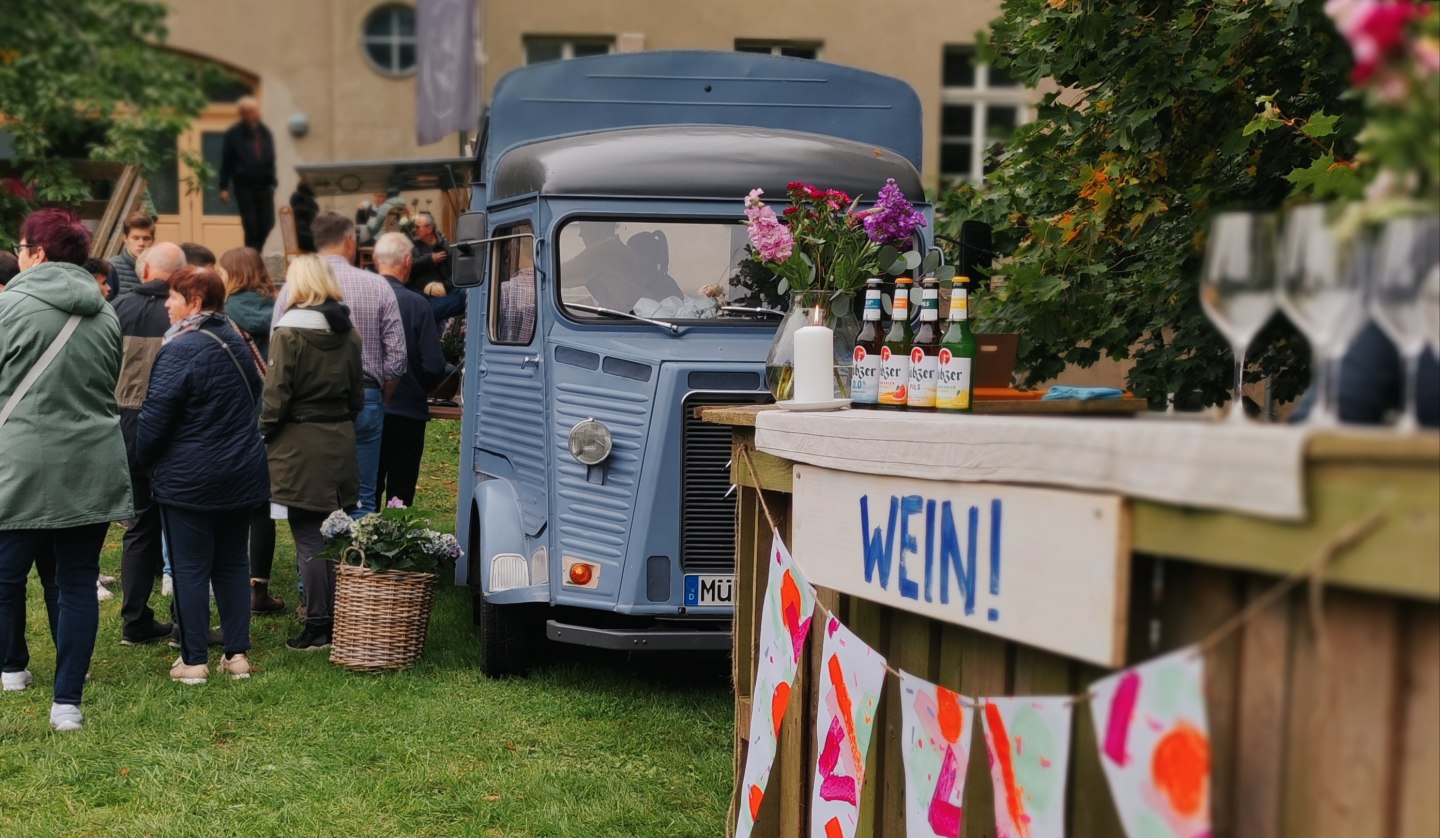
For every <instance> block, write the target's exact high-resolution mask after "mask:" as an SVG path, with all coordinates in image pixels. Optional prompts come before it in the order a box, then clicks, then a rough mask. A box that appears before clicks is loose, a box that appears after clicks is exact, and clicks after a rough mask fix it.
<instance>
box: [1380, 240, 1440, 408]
mask: <svg viewBox="0 0 1440 838" xmlns="http://www.w3.org/2000/svg"><path fill="white" fill-rule="evenodd" d="M1378 259H1379V264H1378V268H1379V270H1378V271H1377V272H1376V274H1375V282H1374V287H1373V288H1372V291H1371V295H1370V312H1371V314H1373V315H1374V317H1375V323H1376V324H1377V325H1378V326H1379V327H1380V330H1381V331H1382V332H1384V333H1385V336H1386V337H1388V338H1390V342H1391V343H1393V344H1395V349H1396V350H1397V351H1398V352H1399V353H1400V358H1401V359H1402V360H1403V361H1404V364H1405V373H1404V374H1405V380H1404V384H1403V386H1404V389H1405V402H1404V404H1405V412H1404V413H1402V414H1401V416H1400V423H1399V428H1400V430H1402V431H1407V432H1408V431H1414V430H1416V429H1417V428H1418V427H1419V422H1418V421H1417V419H1416V413H1415V409H1416V393H1415V391H1416V379H1417V378H1418V376H1419V371H1420V354H1421V353H1422V352H1424V351H1425V344H1426V343H1427V342H1428V341H1429V339H1430V332H1431V330H1430V328H1429V326H1428V324H1427V320H1428V319H1429V318H1430V317H1431V316H1433V315H1429V314H1427V312H1426V308H1427V306H1428V305H1429V302H1428V301H1427V297H1428V294H1427V292H1426V285H1427V283H1428V281H1429V279H1430V275H1431V274H1432V272H1433V270H1434V268H1435V266H1436V264H1437V263H1440V215H1425V216H1404V217H1401V218H1395V219H1392V220H1391V221H1389V222H1387V223H1386V224H1385V228H1384V230H1383V231H1382V232H1381V234H1380V251H1379V254H1378Z"/></svg>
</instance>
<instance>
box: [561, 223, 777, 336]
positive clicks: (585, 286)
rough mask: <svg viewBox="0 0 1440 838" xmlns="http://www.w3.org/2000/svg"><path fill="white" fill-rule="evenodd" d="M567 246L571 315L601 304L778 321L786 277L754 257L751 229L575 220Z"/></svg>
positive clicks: (667, 315) (564, 293) (589, 315)
mask: <svg viewBox="0 0 1440 838" xmlns="http://www.w3.org/2000/svg"><path fill="white" fill-rule="evenodd" d="M557 240H558V242H559V246H560V270H559V279H560V300H561V302H562V303H563V304H564V305H565V306H566V308H567V310H568V312H569V314H570V315H571V316H572V317H575V318H577V319H582V320H610V319H612V318H614V317H615V316H616V315H614V314H606V313H604V312H597V311H594V309H595V308H604V309H609V310H610V311H612V312H620V315H621V316H623V315H625V314H633V315H638V316H640V317H653V318H658V319H661V320H666V321H670V320H709V321H716V320H717V319H718V320H719V321H720V322H729V323H755V322H757V321H758V322H765V323H771V324H774V323H775V322H777V319H776V317H775V316H774V314H772V313H770V312H766V311H757V310H756V309H760V308H768V309H770V310H771V311H774V310H775V308H776V306H777V305H783V302H782V301H783V300H785V299H786V297H785V295H783V294H778V293H775V289H776V288H777V287H778V284H779V282H780V280H779V278H778V277H776V276H774V275H773V274H772V273H770V271H768V270H766V269H764V268H763V267H762V266H760V265H759V264H758V263H756V262H754V261H752V260H750V259H749V258H748V252H747V249H746V248H747V246H748V244H749V239H748V238H747V236H746V230H745V226H744V225H742V224H736V223H734V222H733V221H731V220H729V219H726V220H723V221H660V220H655V219H650V220H639V219H628V218H606V219H580V220H577V221H571V222H568V223H567V224H566V225H565V226H564V227H562V228H561V229H560V234H559V236H558V237H557Z"/></svg>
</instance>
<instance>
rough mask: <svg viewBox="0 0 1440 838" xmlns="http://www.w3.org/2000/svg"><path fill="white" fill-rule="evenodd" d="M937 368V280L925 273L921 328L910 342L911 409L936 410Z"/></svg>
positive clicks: (921, 287)
mask: <svg viewBox="0 0 1440 838" xmlns="http://www.w3.org/2000/svg"><path fill="white" fill-rule="evenodd" d="M939 371H940V283H939V281H938V280H936V279H935V277H933V276H927V277H925V279H924V280H922V281H921V283H920V330H919V331H917V332H916V333H915V340H914V342H913V343H911V344H910V392H909V394H908V398H907V404H908V405H909V408H910V410H926V411H931V410H934V409H935V380H936V378H937V373H938V372H939Z"/></svg>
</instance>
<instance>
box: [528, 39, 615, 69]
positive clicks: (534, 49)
mask: <svg viewBox="0 0 1440 838" xmlns="http://www.w3.org/2000/svg"><path fill="white" fill-rule="evenodd" d="M614 47H615V39H614V38H609V37H598V36H597V37H577V38H552V37H540V36H536V37H526V38H525V63H526V64H539V63H540V62H542V61H562V60H564V59H567V58H584V57H585V56H587V55H609V54H610V53H611V52H612V51H613V50H614Z"/></svg>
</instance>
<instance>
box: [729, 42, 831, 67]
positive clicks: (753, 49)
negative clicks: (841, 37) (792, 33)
mask: <svg viewBox="0 0 1440 838" xmlns="http://www.w3.org/2000/svg"><path fill="white" fill-rule="evenodd" d="M824 47H825V42H824V41H818V40H817V41H805V40H772V39H769V38H736V39H735V46H734V49H735V51H736V52H748V53H751V54H753V55H774V56H782V57H785V58H803V59H806V60H807V61H820V60H821V59H822V58H823V55H822V52H823V50H824ZM787 49H790V50H809V51H810V52H812V53H814V54H813V55H788V56H787V55H785V50H787ZM761 50H764V52H761Z"/></svg>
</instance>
